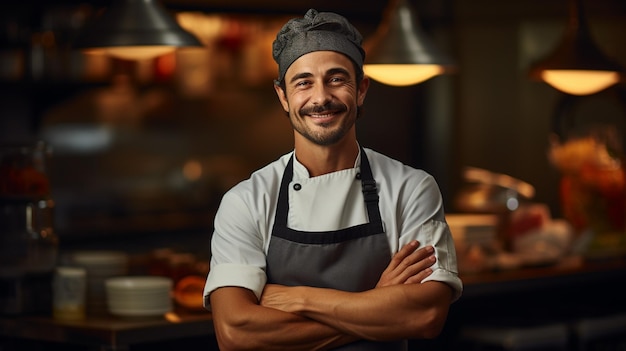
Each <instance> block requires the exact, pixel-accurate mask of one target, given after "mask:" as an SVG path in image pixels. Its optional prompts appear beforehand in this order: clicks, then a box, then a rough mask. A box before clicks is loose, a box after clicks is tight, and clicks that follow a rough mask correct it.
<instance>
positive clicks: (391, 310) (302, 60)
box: [204, 10, 462, 350]
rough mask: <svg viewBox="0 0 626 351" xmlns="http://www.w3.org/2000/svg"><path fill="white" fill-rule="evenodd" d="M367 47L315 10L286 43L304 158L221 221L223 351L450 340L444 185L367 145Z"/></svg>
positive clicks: (226, 206) (218, 322)
mask: <svg viewBox="0 0 626 351" xmlns="http://www.w3.org/2000/svg"><path fill="white" fill-rule="evenodd" d="M361 43H362V37H361V35H360V34H359V32H358V31H357V30H356V29H355V28H354V27H353V26H352V25H351V24H350V23H349V22H348V21H347V20H346V19H345V18H343V17H341V16H339V15H337V14H334V13H324V12H322V13H318V12H317V11H315V10H309V11H308V12H307V13H306V15H305V17H304V18H298V19H292V20H290V21H289V22H288V23H287V24H286V25H285V26H284V27H283V28H282V29H281V31H280V32H279V33H278V35H277V38H276V40H275V41H274V44H273V55H274V59H275V60H276V62H277V63H278V69H279V77H278V79H277V80H276V82H275V85H274V88H275V90H276V94H277V95H278V99H279V100H280V103H281V104H282V106H283V108H284V110H285V111H286V112H287V115H288V117H289V120H290V121H291V124H292V126H293V129H294V146H295V147H294V151H293V152H291V153H289V154H286V155H284V156H282V157H281V158H279V159H278V160H277V161H274V162H272V163H271V164H269V165H267V166H266V167H264V168H262V169H260V170H258V171H256V172H255V173H253V174H252V176H251V177H250V178H249V179H248V180H245V181H243V182H241V183H240V184H238V185H236V186H235V187H234V188H233V189H231V190H230V191H229V192H227V193H226V194H225V195H224V197H223V199H222V202H221V204H220V208H219V209H218V212H217V214H216V218H215V231H214V234H213V238H212V244H211V250H212V258H211V269H210V273H209V276H208V278H207V282H206V286H205V291H204V299H205V306H206V307H207V308H210V309H211V310H212V312H213V320H214V325H215V331H216V335H217V340H218V343H219V345H220V348H221V349H223V350H234V349H249V350H265V349H268V350H317V349H340V350H403V349H406V347H407V341H406V339H408V338H432V337H435V336H436V335H438V334H439V333H440V331H441V329H442V328H443V325H444V323H445V320H446V317H447V313H448V308H449V305H450V303H451V302H452V301H454V300H455V299H457V298H458V297H459V296H460V294H461V290H462V284H461V281H460V280H459V278H458V276H457V269H456V256H455V251H454V245H453V241H452V238H451V235H450V231H449V229H448V226H447V224H446V222H445V218H444V210H443V205H442V199H441V194H440V192H439V189H438V187H437V184H436V183H435V181H434V180H433V178H432V177H431V176H430V175H428V174H426V173H425V172H423V171H420V170H416V169H413V168H410V167H407V166H405V165H403V164H401V163H399V162H398V161H395V160H393V159H390V158H388V157H386V156H383V155H381V154H379V153H377V152H374V151H373V150H369V149H365V148H362V147H361V146H360V145H359V143H358V142H357V138H356V131H355V122H356V120H357V118H358V117H359V113H360V108H361V106H362V105H363V101H364V99H365V95H366V92H367V89H368V86H369V79H368V78H367V77H364V76H363V71H362V67H363V60H364V57H365V53H364V51H363V49H362V47H361ZM418 240H419V242H418ZM392 257H393V258H392Z"/></svg>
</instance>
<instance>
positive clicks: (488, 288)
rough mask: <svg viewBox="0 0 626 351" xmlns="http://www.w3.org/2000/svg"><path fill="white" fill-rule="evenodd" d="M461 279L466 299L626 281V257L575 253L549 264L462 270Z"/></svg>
mask: <svg viewBox="0 0 626 351" xmlns="http://www.w3.org/2000/svg"><path fill="white" fill-rule="evenodd" d="M461 279H462V280H463V284H464V287H465V289H464V291H463V298H465V299H471V298H474V297H482V296H489V295H494V294H503V293H511V292H517V293H519V292H524V291H536V290H538V289H541V290H550V289H553V288H560V287H567V286H576V285H590V284H593V283H600V282H619V281H626V258H615V259H605V260H585V259H583V258H582V257H580V256H572V257H566V258H564V259H562V260H561V261H559V262H557V263H554V264H550V265H543V266H529V267H523V268H516V269H503V270H497V271H485V272H480V273H467V274H461Z"/></svg>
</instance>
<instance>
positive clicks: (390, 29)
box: [363, 0, 454, 86]
mask: <svg viewBox="0 0 626 351" xmlns="http://www.w3.org/2000/svg"><path fill="white" fill-rule="evenodd" d="M365 46H366V51H367V55H366V59H365V64H364V66H363V69H364V71H365V74H367V75H368V76H369V77H370V78H372V79H374V80H377V81H379V82H381V83H383V84H388V85H394V86H407V85H413V84H418V83H421V82H423V81H425V80H427V79H430V78H432V77H434V76H436V75H439V74H443V73H446V72H449V71H451V70H452V69H454V63H453V62H452V60H451V59H450V58H448V57H447V56H446V55H444V54H443V53H441V52H440V51H439V50H438V49H437V47H436V46H435V45H434V43H433V42H432V41H431V40H430V38H429V37H428V36H427V35H426V33H424V31H423V30H422V29H421V28H420V26H419V22H418V20H417V16H416V14H415V11H414V10H413V8H412V7H411V5H410V4H409V2H408V1H407V0H390V2H389V5H388V6H387V8H386V9H385V14H384V16H383V20H382V22H381V24H380V26H379V27H378V29H377V30H376V32H375V33H374V35H373V37H372V38H371V39H370V40H368V42H367V43H366V45H365Z"/></svg>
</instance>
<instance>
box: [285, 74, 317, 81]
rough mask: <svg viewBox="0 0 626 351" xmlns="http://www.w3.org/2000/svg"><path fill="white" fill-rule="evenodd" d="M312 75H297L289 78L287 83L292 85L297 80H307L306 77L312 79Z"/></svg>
mask: <svg viewBox="0 0 626 351" xmlns="http://www.w3.org/2000/svg"><path fill="white" fill-rule="evenodd" d="M312 76H313V75H312V74H311V73H309V72H302V73H298V74H296V75H295V76H293V77H291V79H290V80H289V83H293V82H295V81H297V80H298V79H302V78H308V77H312Z"/></svg>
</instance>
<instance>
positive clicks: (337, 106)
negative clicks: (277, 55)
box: [275, 51, 368, 146]
mask: <svg viewBox="0 0 626 351" xmlns="http://www.w3.org/2000/svg"><path fill="white" fill-rule="evenodd" d="M367 87H368V80H367V78H365V79H363V81H362V82H361V83H360V84H359V86H357V82H356V74H355V71H354V65H353V63H352V61H351V60H350V59H349V58H348V57H346V56H345V55H343V54H340V53H337V52H334V51H315V52H312V53H309V54H305V55H303V56H301V57H300V58H298V59H297V60H296V61H295V62H294V63H292V64H291V66H290V67H289V68H288V69H287V72H286V73H285V91H284V92H283V90H282V89H281V88H280V87H278V86H275V88H276V93H277V94H278V97H279V99H280V102H281V104H282V105H283V108H284V109H285V111H286V112H287V113H288V114H289V119H290V120H291V124H292V126H293V128H294V130H295V131H296V132H297V133H296V138H298V135H300V136H302V137H304V138H306V139H308V140H309V141H310V142H313V143H315V144H317V145H322V146H328V145H333V144H335V143H337V142H338V141H340V140H342V139H343V138H344V137H345V136H346V135H347V134H348V133H349V132H351V131H352V132H353V131H354V123H355V121H356V118H357V107H358V106H361V105H362V104H363V100H364V99H365V93H366V92H367Z"/></svg>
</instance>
